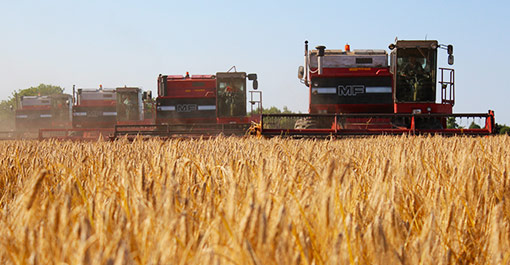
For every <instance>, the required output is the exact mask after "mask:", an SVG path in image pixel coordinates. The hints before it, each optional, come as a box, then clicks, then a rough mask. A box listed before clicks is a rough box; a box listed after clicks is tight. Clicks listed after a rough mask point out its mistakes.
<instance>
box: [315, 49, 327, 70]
mask: <svg viewBox="0 0 510 265" xmlns="http://www.w3.org/2000/svg"><path fill="white" fill-rule="evenodd" d="M315 49H317V68H318V70H319V75H322V59H323V57H324V50H325V49H326V46H322V45H321V46H317V47H315Z"/></svg>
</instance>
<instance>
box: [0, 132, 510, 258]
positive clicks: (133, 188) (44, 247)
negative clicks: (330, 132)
mask: <svg viewBox="0 0 510 265" xmlns="http://www.w3.org/2000/svg"><path fill="white" fill-rule="evenodd" d="M0 149H1V150H2V153H4V154H5V155H4V156H3V157H2V158H1V159H0V242H1V245H0V246H1V247H0V263H2V264H35V263H37V264H61V263H67V264H419V263H422V264H468V263H475V264H508V263H509V262H510V254H509V252H508V249H510V228H509V222H508V221H509V218H510V200H509V199H510V198H509V196H510V183H509V180H508V173H509V167H510V162H509V161H510V138H509V137H505V136H497V137H488V138H460V137H459V138H455V137H452V138H442V137H374V138H365V139H344V140H336V141H312V140H282V139H272V140H260V139H253V138H249V139H241V138H223V137H219V138H216V139H213V140H172V141H158V140H151V141H134V142H132V143H130V142H127V141H125V140H121V141H116V142H102V141H100V142H91V143H73V142H59V141H45V142H37V141H4V142H0Z"/></svg>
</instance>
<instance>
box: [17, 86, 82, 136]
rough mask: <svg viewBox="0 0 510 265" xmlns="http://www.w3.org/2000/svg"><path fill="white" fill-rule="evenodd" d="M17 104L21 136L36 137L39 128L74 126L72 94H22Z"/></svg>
mask: <svg viewBox="0 0 510 265" xmlns="http://www.w3.org/2000/svg"><path fill="white" fill-rule="evenodd" d="M17 105H18V108H17V109H16V111H15V122H16V133H17V135H18V137H20V138H36V137H37V132H38V130H39V129H44V128H58V129H62V128H71V126H72V124H71V120H72V119H71V106H72V97H71V95H68V94H55V95H49V96H21V97H20V98H19V100H17Z"/></svg>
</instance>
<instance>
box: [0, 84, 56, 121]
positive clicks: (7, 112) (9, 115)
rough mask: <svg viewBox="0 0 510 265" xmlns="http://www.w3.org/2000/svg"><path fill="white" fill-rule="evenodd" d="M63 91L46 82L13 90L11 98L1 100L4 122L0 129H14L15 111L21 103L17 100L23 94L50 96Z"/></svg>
mask: <svg viewBox="0 0 510 265" xmlns="http://www.w3.org/2000/svg"><path fill="white" fill-rule="evenodd" d="M62 93H64V89H63V88H62V87H59V86H54V85H46V84H40V85H38V86H36V87H29V88H26V89H19V90H17V91H14V92H12V95H11V96H10V97H9V98H7V99H6V100H2V101H1V102H0V122H1V124H2V127H1V128H0V130H11V129H14V111H15V110H16V108H17V107H18V104H19V102H17V101H16V100H17V99H19V98H20V97H21V96H48V95H54V94H62Z"/></svg>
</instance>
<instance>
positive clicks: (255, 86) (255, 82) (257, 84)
mask: <svg viewBox="0 0 510 265" xmlns="http://www.w3.org/2000/svg"><path fill="white" fill-rule="evenodd" d="M257 88H259V81H257V79H255V80H253V89H255V90H257Z"/></svg>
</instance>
